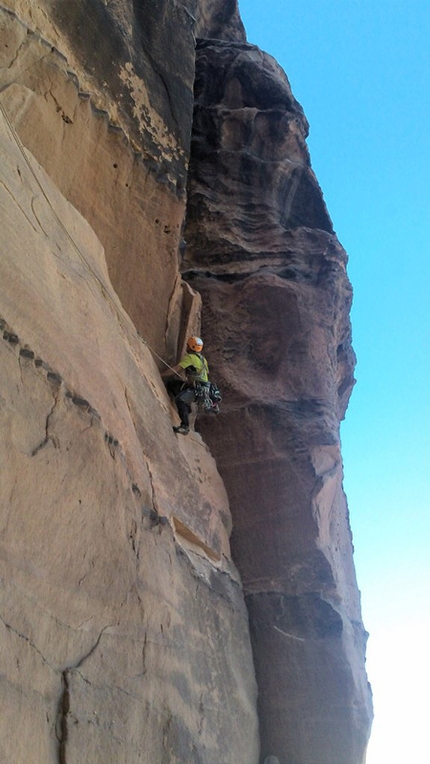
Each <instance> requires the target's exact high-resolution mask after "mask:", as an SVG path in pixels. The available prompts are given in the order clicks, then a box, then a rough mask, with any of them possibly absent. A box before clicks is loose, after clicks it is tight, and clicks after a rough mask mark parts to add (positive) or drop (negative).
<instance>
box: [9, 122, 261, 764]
mask: <svg viewBox="0 0 430 764" xmlns="http://www.w3.org/2000/svg"><path fill="white" fill-rule="evenodd" d="M0 116H1V117H2V115H0ZM0 147H1V152H2V183H1V186H0V191H1V193H0V206H1V213H2V222H3V228H2V247H3V249H2V257H1V260H0V283H1V287H2V294H1V336H0V354H1V363H0V377H1V383H0V388H1V406H0V426H1V433H2V438H1V444H0V449H1V458H0V463H1V472H2V474H1V482H0V486H1V487H0V509H1V526H0V534H1V535H0V549H1V561H0V571H1V581H2V586H1V605H0V614H1V617H0V631H1V637H0V638H1V646H2V650H1V683H0V684H1V707H2V714H1V719H0V759H1V761H2V762H3V761H4V762H13V763H14V764H24V762H28V761H31V762H32V764H33V763H34V764H42V763H43V764H47V762H53V764H54V762H63V763H64V764H65V763H66V762H75V763H76V764H77V763H78V762H82V761H85V762H86V764H96V762H101V761H103V762H106V763H107V762H112V764H113V762H115V764H126V763H127V764H128V763H129V762H131V761H133V762H137V761H141V762H145V763H148V764H149V762H153V761H157V762H166V764H167V762H183V761H190V762H191V761H195V762H197V761H199V762H205V763H207V764H216V762H218V761H220V760H222V761H225V762H231V764H233V763H234V762H237V761H238V760H240V759H241V757H242V760H243V761H250V762H257V760H258V736H257V722H256V711H255V680H254V673H253V666H252V658H251V650H250V644H249V634H248V620H247V614H246V609H245V605H244V602H243V595H242V589H241V586H240V580H239V578H238V575H237V573H236V571H235V568H234V566H233V564H232V562H231V557H230V551H229V543H228V534H229V531H230V513H229V508H228V500H227V496H226V493H225V489H224V486H223V484H222V481H221V479H220V477H219V475H218V473H217V470H216V466H215V463H214V461H213V459H212V457H211V455H210V454H209V451H208V449H207V447H206V446H205V444H204V443H203V442H202V440H201V438H200V436H199V435H197V434H193V435H192V436H191V437H190V438H188V439H187V440H185V439H182V440H181V439H180V438H179V437H178V436H176V435H174V433H173V432H172V428H171V413H172V412H171V409H170V406H169V402H168V399H167V396H166V392H165V390H164V386H163V384H162V382H161V380H160V377H159V374H158V371H157V367H156V366H155V364H154V362H153V359H152V357H151V354H150V353H149V351H148V349H147V348H146V347H145V345H144V344H143V343H142V342H141V341H140V339H139V337H138V335H137V333H136V331H135V329H134V327H133V325H132V323H131V321H130V319H129V317H128V316H127V314H126V312H125V311H124V309H123V308H122V306H121V304H120V302H119V300H118V298H117V296H116V294H115V292H114V290H113V288H112V285H111V283H110V280H109V277H108V273H107V267H106V262H105V258H104V252H103V248H102V247H101V245H100V242H99V240H98V239H97V237H96V236H95V234H94V232H93V231H92V229H91V228H90V226H89V225H88V223H87V222H86V221H85V220H84V219H83V218H82V217H81V216H80V215H79V213H78V212H77V211H76V210H75V209H74V208H73V207H72V206H71V205H70V204H69V203H68V202H67V201H66V200H65V199H64V197H62V196H61V194H60V193H59V192H58V189H57V188H56V187H55V186H54V184H53V183H52V181H51V180H50V179H49V177H48V176H47V175H46V173H45V172H44V171H43V169H42V168H41V167H40V165H38V164H37V163H36V162H35V161H34V159H33V158H32V156H31V154H30V153H29V152H28V151H26V152H25V153H22V151H21V149H20V146H19V144H18V143H17V142H16V139H15V138H14V136H13V134H11V132H10V129H9V127H8V126H7V124H6V123H5V121H4V119H3V118H1V122H0ZM244 730H246V736H245V738H244Z"/></svg>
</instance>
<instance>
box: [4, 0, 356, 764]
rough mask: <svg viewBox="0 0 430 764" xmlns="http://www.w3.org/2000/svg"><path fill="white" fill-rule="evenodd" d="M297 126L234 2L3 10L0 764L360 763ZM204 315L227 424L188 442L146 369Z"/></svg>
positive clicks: (326, 319) (348, 372)
mask: <svg viewBox="0 0 430 764" xmlns="http://www.w3.org/2000/svg"><path fill="white" fill-rule="evenodd" d="M196 38H198V40H199V42H198V44H197V59H196V51H195V44H196ZM196 61H197V69H196V68H195V67H196ZM195 74H196V78H195ZM194 80H195V83H194ZM194 84H195V93H194V92H193V88H194ZM194 99H196V102H195V109H194V114H193V104H194ZM191 134H193V140H192V157H191V169H190V172H189V162H190V141H191ZM305 135H306V120H305V118H304V116H303V113H302V110H301V109H300V107H299V106H298V104H297V103H296V102H295V101H294V98H293V97H292V95H291V92H290V89H289V86H288V83H287V81H286V79H285V76H284V75H283V73H282V71H281V70H280V69H279V67H278V66H277V64H276V63H275V62H274V61H273V60H272V59H271V58H270V57H268V56H266V55H265V54H263V53H261V52H260V51H259V50H258V49H257V48H255V47H253V46H251V45H248V44H247V43H246V40H245V32H244V29H243V25H242V22H241V20H240V16H239V12H238V8H237V3H236V0H232V2H230V0H192V1H191V0H190V2H189V3H187V4H183V3H180V2H177V1H176V0H151V2H149V1H147V0H141V2H135V1H134V0H127V2H119V1H117V0H113V1H112V2H109V3H106V2H105V1H104V0H76V1H75V2H73V3H70V2H68V0H3V2H2V3H1V5H0V151H1V160H2V161H1V183H0V206H1V215H2V237H1V258H0V327H1V334H0V354H1V363H0V376H1V386H0V427H1V433H2V438H1V442H0V449H1V460H0V463H1V480H0V549H1V558H0V571H1V594H0V631H1V647H2V650H1V670H0V671H1V677H2V678H1V683H0V688H1V689H0V692H1V701H2V702H1V707H2V715H1V719H0V760H1V761H2V762H3V761H5V762H10V764H21V763H22V764H24V762H25V763H26V764H27V762H28V761H30V760H31V762H32V764H48V763H49V762H52V764H54V762H55V764H56V763H57V762H59V764H81V763H82V762H83V761H85V762H86V764H98V763H99V762H103V764H113V763H114V762H115V764H135V763H136V762H143V763H145V764H149V762H151V764H152V763H153V762H157V764H158V763H160V764H174V763H175V762H176V763H177V764H183V763H184V762H187V764H188V763H190V764H191V762H194V763H195V764H238V763H239V762H240V763H241V764H259V762H264V761H265V759H267V761H271V760H272V758H273V760H274V761H276V760H278V761H279V763H280V764H291V762H293V761H294V762H295V764H329V762H330V764H360V763H361V762H362V760H363V755H364V749H365V744H366V739H367V735H368V727H369V713H370V712H369V706H368V704H369V701H368V694H367V685H366V679H365V673H364V632H363V629H362V625H361V620H360V609H359V601H358V591H357V587H356V582H355V578H354V570H353V564H352V549H351V540H350V531H349V527H348V520H347V508H346V502H345V498H344V496H343V492H342V465H341V458H340V452H339V437H338V423H339V419H340V418H341V417H342V416H343V413H344V410H345V407H346V405H347V401H348V397H349V393H350V390H351V386H352V384H353V377H352V374H353V354H352V351H351V348H350V334H349V320H348V311H349V303H350V287H349V283H348V280H347V277H346V273H345V263H346V257H345V253H344V252H343V250H342V248H341V247H340V245H339V243H338V242H337V240H336V237H335V235H334V233H333V230H332V226H331V222H330V219H329V217H328V214H327V211H326V209H325V206H324V203H323V201H322V197H321V193H320V190H319V187H318V184H317V182H316V179H315V177H314V176H313V173H312V171H311V169H310V165H309V159H308V156H307V149H306V144H305ZM187 184H188V191H187ZM185 216H186V221H187V222H186V226H185ZM184 232H185V233H184ZM184 235H185V237H186V241H187V247H186V250H185V256H184V247H183V245H182V244H181V240H182V239H183V236H184ZM181 271H182V273H183V275H184V276H185V277H186V280H185V281H184V280H183V279H182V277H181ZM202 300H203V303H202ZM201 323H202V327H203V328H202V331H203V332H204V336H205V341H206V347H207V348H208V356H209V360H210V363H211V368H213V369H214V371H216V375H217V377H218V382H219V383H220V384H222V387H223V392H224V401H223V413H222V414H221V415H220V416H219V417H218V418H217V419H213V420H210V424H209V419H208V420H205V419H204V418H203V417H202V418H201V420H200V421H201V425H200V429H201V432H202V434H203V437H202V436H201V435H200V434H199V433H197V432H193V433H192V434H190V436H189V437H187V438H180V437H178V436H176V435H174V433H173V432H172V429H171V425H172V421H175V416H176V414H175V411H174V408H173V407H172V403H171V401H170V400H169V398H168V396H167V394H166V391H165V388H164V385H163V383H162V380H161V378H160V374H159V372H160V370H161V369H162V368H164V366H163V363H162V362H161V358H163V359H166V360H167V361H168V362H170V363H171V362H172V361H174V360H176V358H177V355H178V354H179V353H180V352H181V350H182V349H183V347H184V341H185V338H186V336H187V335H188V334H189V333H191V332H196V331H200V326H201ZM198 421H199V420H198ZM207 444H209V447H210V449H211V451H210V450H209V447H208V445H207ZM212 454H213V455H212ZM214 456H215V458H214ZM218 470H219V471H218ZM220 473H221V474H220ZM230 506H231V509H232V512H233V535H232V549H233V555H232V554H231V551H230V534H231V532H232V519H231V514H230ZM235 565H237V566H238V568H239V570H240V576H241V578H240V576H239V573H238V572H237V569H236V567H235ZM251 642H252V644H251ZM257 684H258V698H259V699H258V704H257ZM260 737H261V745H260Z"/></svg>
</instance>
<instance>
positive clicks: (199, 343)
mask: <svg viewBox="0 0 430 764" xmlns="http://www.w3.org/2000/svg"><path fill="white" fill-rule="evenodd" d="M187 347H188V348H189V349H190V350H193V351H194V353H200V352H201V351H202V349H203V340H201V339H200V337H196V336H193V337H189V338H188V339H187Z"/></svg>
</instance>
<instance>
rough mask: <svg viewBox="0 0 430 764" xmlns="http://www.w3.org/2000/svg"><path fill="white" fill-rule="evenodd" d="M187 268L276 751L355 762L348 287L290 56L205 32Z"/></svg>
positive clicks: (267, 749)
mask: <svg viewBox="0 0 430 764" xmlns="http://www.w3.org/2000/svg"><path fill="white" fill-rule="evenodd" d="M195 99H196V103H195V118H194V128H193V140H192V156H191V161H190V182H189V202H188V210H187V221H188V225H187V231H186V238H187V241H188V247H187V260H186V262H185V263H184V269H185V270H186V275H187V278H188V279H189V280H190V283H191V284H192V286H193V288H195V289H197V290H198V291H199V292H200V294H201V295H202V299H203V314H202V315H203V328H202V332H203V336H204V337H205V339H206V342H207V343H208V345H209V347H210V348H211V362H212V368H213V370H214V373H216V375H217V382H218V384H220V385H221V387H222V389H223V390H224V393H225V398H224V402H223V407H222V413H221V414H220V416H219V417H218V419H217V421H216V423H211V426H210V427H209V426H207V427H206V426H205V423H203V424H202V428H201V429H202V431H203V432H204V437H205V439H207V441H208V442H209V444H210V446H211V449H212V451H213V453H214V454H215V456H216V459H217V464H218V467H219V469H220V471H221V474H222V476H223V478H224V481H225V484H226V486H227V491H228V494H229V498H230V504H231V508H232V514H233V524H234V530H233V537H232V543H233V553H234V557H235V560H236V563H237V564H238V567H239V570H240V573H241V576H242V580H243V585H244V588H245V592H246V594H247V604H248V608H249V612H250V623H251V632H252V641H253V649H254V660H255V666H256V672H257V682H258V687H259V699H258V707H259V718H260V731H261V742H262V760H264V758H265V757H266V756H268V757H269V758H270V756H277V757H278V758H279V761H280V762H290V761H294V762H299V763H300V764H310V763H312V764H353V763H354V764H358V763H359V762H362V761H363V757H364V752H365V748H366V742H367V737H368V733H369V723H370V717H371V702H370V693H369V688H368V685H367V682H366V675H365V671H364V649H365V641H366V635H365V632H364V629H363V626H362V623H361V617H360V604H359V597H358V590H357V585H356V580H355V574H354V569H353V564H352V546H351V534H350V529H349V524H348V512H347V506H346V501H345V496H344V493H343V490H342V460H341V456H340V446H339V420H340V419H341V418H342V417H343V415H344V411H345V407H346V405H347V402H348V398H349V394H350V391H351V388H352V384H353V366H354V356H353V352H352V350H351V346H350V327H349V317H348V316H349V308H350V301H351V289H350V285H349V282H348V279H347V276H346V272H345V265H346V255H345V252H344V251H343V250H342V248H341V246H340V245H339V243H338V241H337V239H336V237H335V235H334V233H333V229H332V225H331V222H330V219H329V217H328V214H327V211H326V208H325V205H324V202H323V199H322V195H321V192H320V190H319V187H318V184H317V182H316V179H315V177H314V174H313V172H312V169H311V167H310V163H309V157H308V152H307V149H306V144H305V137H306V133H307V124H306V120H305V118H304V116H303V113H302V110H301V108H300V106H299V105H298V104H297V102H296V101H295V100H294V98H293V96H292V94H291V90H290V87H289V84H288V81H287V79H286V77H285V75H284V74H283V72H282V71H281V70H280V68H279V66H278V65H277V64H276V62H274V61H273V59H271V58H270V57H268V56H267V55H266V54H264V53H262V52H261V51H259V50H258V49H256V48H255V47H253V46H250V45H247V44H240V43H229V44H227V43H223V42H221V43H220V42H218V41H205V40H203V41H200V43H199V46H198V53H197V69H196V85H195Z"/></svg>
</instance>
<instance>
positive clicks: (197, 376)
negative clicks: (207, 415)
mask: <svg viewBox="0 0 430 764" xmlns="http://www.w3.org/2000/svg"><path fill="white" fill-rule="evenodd" d="M202 349H203V341H202V340H201V339H200V337H196V336H193V337H189V339H188V340H187V352H186V353H185V355H184V357H183V358H181V360H180V361H179V363H178V364H177V365H176V366H173V368H169V369H167V370H166V371H164V372H163V373H162V375H161V376H162V377H163V378H165V377H170V379H167V382H166V386H167V389H168V391H169V393H171V394H172V395H174V396H175V403H176V408H177V409H178V414H179V416H180V419H181V424H180V425H178V426H177V427H174V428H173V430H174V432H177V433H180V434H181V435H188V433H189V431H190V426H189V417H188V415H189V413H190V411H191V404H192V403H194V402H195V401H196V400H197V386H196V383H203V384H204V383H206V384H209V376H208V375H209V368H208V364H207V361H206V358H204V357H203V356H202V354H201V351H202ZM172 372H174V373H175V375H176V377H172Z"/></svg>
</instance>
